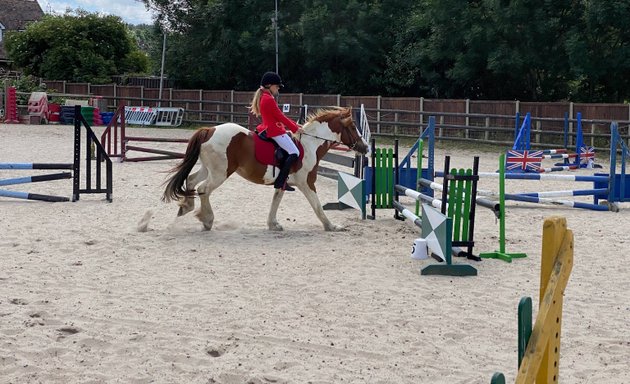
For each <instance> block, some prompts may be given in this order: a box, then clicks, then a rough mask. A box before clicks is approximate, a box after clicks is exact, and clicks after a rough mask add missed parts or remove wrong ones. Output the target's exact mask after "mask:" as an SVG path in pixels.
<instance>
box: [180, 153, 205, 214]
mask: <svg viewBox="0 0 630 384" xmlns="http://www.w3.org/2000/svg"><path fill="white" fill-rule="evenodd" d="M207 177H208V169H207V168H206V167H205V166H204V165H201V168H200V169H199V170H198V171H197V172H195V173H191V174H190V175H189V176H188V177H187V178H186V189H187V190H189V191H194V190H195V186H196V185H197V184H199V183H200V182H201V181H202V180H204V179H205V178H207ZM178 204H179V211H178V212H177V216H183V215H185V214H187V213H188V212H190V211H192V210H193V209H195V196H185V197H182V198H181V199H180V200H179V203H178Z"/></svg>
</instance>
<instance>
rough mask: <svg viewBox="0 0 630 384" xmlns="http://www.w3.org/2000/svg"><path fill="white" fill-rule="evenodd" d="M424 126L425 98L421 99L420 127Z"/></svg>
mask: <svg viewBox="0 0 630 384" xmlns="http://www.w3.org/2000/svg"><path fill="white" fill-rule="evenodd" d="M422 124H424V97H421V98H420V125H422Z"/></svg>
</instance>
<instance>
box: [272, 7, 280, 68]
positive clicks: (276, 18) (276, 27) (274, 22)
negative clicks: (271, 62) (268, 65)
mask: <svg viewBox="0 0 630 384" xmlns="http://www.w3.org/2000/svg"><path fill="white" fill-rule="evenodd" d="M275 1H276V14H275V16H274V18H273V25H274V27H275V29H276V73H280V72H279V70H278V0H275Z"/></svg>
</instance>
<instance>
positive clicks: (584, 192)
mask: <svg viewBox="0 0 630 384" xmlns="http://www.w3.org/2000/svg"><path fill="white" fill-rule="evenodd" d="M514 195H519V196H531V197H566V196H604V197H605V196H608V188H595V189H576V190H570V189H569V190H563V191H547V192H523V193H514Z"/></svg>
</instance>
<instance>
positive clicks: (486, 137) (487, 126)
mask: <svg viewBox="0 0 630 384" xmlns="http://www.w3.org/2000/svg"><path fill="white" fill-rule="evenodd" d="M489 127H490V118H489V117H488V116H486V128H489ZM483 137H484V140H486V141H488V139H489V138H490V131H488V130H487V129H486V131H485V132H484V135H483Z"/></svg>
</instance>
